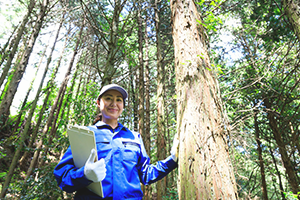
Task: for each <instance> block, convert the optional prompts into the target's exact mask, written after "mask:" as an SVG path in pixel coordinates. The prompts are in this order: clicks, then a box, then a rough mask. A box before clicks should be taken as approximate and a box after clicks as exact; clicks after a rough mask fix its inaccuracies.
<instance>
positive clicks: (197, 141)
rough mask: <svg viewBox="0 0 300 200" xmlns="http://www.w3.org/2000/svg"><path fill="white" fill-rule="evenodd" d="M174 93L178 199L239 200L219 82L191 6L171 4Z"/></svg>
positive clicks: (176, 0)
mask: <svg viewBox="0 0 300 200" xmlns="http://www.w3.org/2000/svg"><path fill="white" fill-rule="evenodd" d="M170 5H171V12H172V16H171V17H172V24H173V33H172V35H173V40H174V47H175V66H176V89H177V109H178V110H177V132H178V134H179V138H180V147H179V163H178V164H179V180H178V181H179V182H178V191H179V199H224V200H225V199H237V188H236V183H235V178H234V174H233V169H232V165H231V161H230V157H229V152H228V146H227V137H228V136H227V135H226V130H225V128H224V119H225V113H224V112H223V108H222V101H221V97H220V93H219V85H218V81H217V79H216V77H215V75H214V73H213V70H212V68H211V65H210V60H209V56H208V52H207V49H206V46H205V42H206V41H205V37H204V30H203V28H202V27H201V26H200V24H199V23H197V21H196V20H199V21H201V19H200V17H199V14H198V11H197V8H196V6H195V3H194V2H193V1H191V0H185V1H179V0H171V1H170Z"/></svg>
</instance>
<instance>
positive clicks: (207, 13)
mask: <svg viewBox="0 0 300 200" xmlns="http://www.w3.org/2000/svg"><path fill="white" fill-rule="evenodd" d="M221 2H222V1H221V0H215V1H209V2H208V1H207V2H206V1H205V0H201V1H200V2H195V3H196V4H198V5H199V7H200V10H202V11H203V13H202V16H203V19H200V20H198V19H196V20H197V22H198V23H199V24H201V25H202V26H204V27H205V29H206V30H207V32H208V33H209V34H211V32H216V31H217V27H218V26H219V25H222V24H223V22H222V20H221V18H220V17H219V16H218V15H216V14H215V13H214V12H213V10H214V9H215V8H218V9H219V8H220V7H219V6H218V5H219V4H220V3H221ZM201 20H202V21H201Z"/></svg>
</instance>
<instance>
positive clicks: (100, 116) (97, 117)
mask: <svg viewBox="0 0 300 200" xmlns="http://www.w3.org/2000/svg"><path fill="white" fill-rule="evenodd" d="M99 121H102V113H99V114H98V115H97V116H96V118H95V119H94V121H93V124H94V125H95V124H96V123H97V122H99Z"/></svg>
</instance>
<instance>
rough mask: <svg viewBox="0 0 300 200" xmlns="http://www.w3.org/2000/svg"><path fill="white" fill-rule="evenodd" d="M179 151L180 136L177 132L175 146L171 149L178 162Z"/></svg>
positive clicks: (174, 158)
mask: <svg viewBox="0 0 300 200" xmlns="http://www.w3.org/2000/svg"><path fill="white" fill-rule="evenodd" d="M178 152H179V138H178V133H176V135H175V136H174V139H173V146H172V149H171V156H172V159H173V160H174V161H175V162H177V160H178Z"/></svg>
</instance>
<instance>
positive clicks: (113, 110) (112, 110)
mask: <svg viewBox="0 0 300 200" xmlns="http://www.w3.org/2000/svg"><path fill="white" fill-rule="evenodd" d="M108 110H109V111H110V112H118V110H117V109H108Z"/></svg>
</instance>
